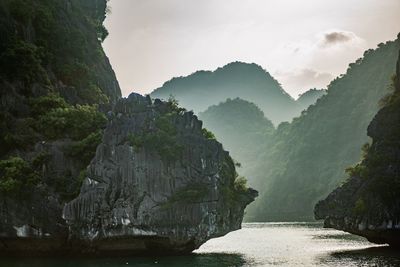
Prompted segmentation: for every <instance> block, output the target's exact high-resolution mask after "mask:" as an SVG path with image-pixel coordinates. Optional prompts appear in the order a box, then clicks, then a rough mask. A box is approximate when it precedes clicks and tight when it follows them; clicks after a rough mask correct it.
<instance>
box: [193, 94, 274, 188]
mask: <svg viewBox="0 0 400 267" xmlns="http://www.w3.org/2000/svg"><path fill="white" fill-rule="evenodd" d="M199 118H200V119H201V120H202V121H203V123H204V126H205V127H206V128H207V129H209V130H211V131H212V132H213V133H214V134H215V136H216V137H217V139H218V140H220V141H221V143H222V144H223V146H224V148H225V149H227V150H228V151H229V152H230V154H231V156H232V157H233V158H234V159H235V160H236V161H237V162H239V163H240V164H241V168H239V169H238V172H239V173H240V174H241V175H244V176H245V177H246V178H248V180H249V183H250V185H252V184H253V178H254V177H252V175H251V172H252V169H253V168H254V164H255V162H256V161H257V157H258V155H259V153H261V151H262V149H265V146H266V144H265V142H266V140H268V139H269V138H270V136H271V135H272V134H273V132H274V131H275V128H274V125H273V124H272V122H271V121H270V120H269V119H267V118H265V116H264V113H263V112H262V111H261V109H260V108H258V107H257V106H256V105H255V104H253V103H251V102H248V101H246V100H243V99H240V98H235V99H228V100H227V101H225V102H221V103H219V104H218V105H213V106H211V107H209V108H208V109H207V110H206V111H204V112H201V113H200V114H199Z"/></svg>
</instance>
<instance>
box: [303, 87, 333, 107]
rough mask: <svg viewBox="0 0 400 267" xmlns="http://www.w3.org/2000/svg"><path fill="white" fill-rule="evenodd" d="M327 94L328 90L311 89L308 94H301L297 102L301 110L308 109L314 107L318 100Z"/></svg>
mask: <svg viewBox="0 0 400 267" xmlns="http://www.w3.org/2000/svg"><path fill="white" fill-rule="evenodd" d="M325 94H326V90H323V89H315V88H314V89H310V90H308V91H307V92H305V93H303V94H301V95H300V96H299V98H298V99H297V100H296V102H297V104H299V106H300V108H301V110H305V109H307V108H308V107H309V106H310V105H313V104H314V103H315V102H316V101H317V100H318V98H320V97H322V96H323V95H325Z"/></svg>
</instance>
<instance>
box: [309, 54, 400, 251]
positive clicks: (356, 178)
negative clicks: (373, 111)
mask: <svg viewBox="0 0 400 267" xmlns="http://www.w3.org/2000/svg"><path fill="white" fill-rule="evenodd" d="M399 77H400V57H399V61H398V63H397V77H396V78H395V79H394V80H393V89H394V92H393V93H391V94H390V95H388V96H387V97H386V98H385V99H384V100H383V104H384V107H383V108H382V109H381V110H380V111H379V112H378V114H377V115H376V116H375V118H374V119H373V120H372V122H371V123H370V125H369V127H368V135H369V136H370V137H371V138H372V139H373V142H372V145H371V146H365V149H364V159H363V161H362V162H361V163H359V164H357V165H356V166H354V167H352V168H349V169H348V172H349V174H350V176H351V177H350V178H349V180H348V181H347V182H346V183H345V184H344V185H342V186H341V187H339V188H337V189H336V190H335V191H333V192H332V193H331V194H330V195H329V196H328V197H327V198H326V199H325V200H323V201H320V202H319V203H318V204H317V205H316V207H315V217H316V218H317V219H324V220H325V226H326V227H332V228H336V229H339V230H344V231H347V232H350V233H353V234H357V235H360V236H364V237H366V238H367V239H368V240H370V241H371V242H375V243H379V244H382V243H388V244H390V245H393V246H400V143H399V136H400V97H399V96H400V83H399Z"/></svg>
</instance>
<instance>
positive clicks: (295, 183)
mask: <svg viewBox="0 0 400 267" xmlns="http://www.w3.org/2000/svg"><path fill="white" fill-rule="evenodd" d="M398 50H399V40H396V41H390V42H387V43H385V44H380V45H379V47H378V48H377V49H376V50H368V51H366V52H365V53H364V57H363V58H362V59H359V60H357V61H356V62H355V63H352V64H350V65H349V68H348V70H347V72H346V74H344V75H342V76H340V77H338V78H336V79H335V80H334V81H332V82H331V84H330V85H329V87H328V91H327V94H326V95H325V96H323V97H322V98H320V99H319V100H318V101H317V103H316V104H315V105H312V106H310V107H309V108H308V109H307V110H306V111H304V112H303V113H302V115H301V116H300V117H299V118H295V119H294V120H293V122H292V123H290V124H289V123H282V124H281V125H279V127H278V128H277V130H276V132H275V134H274V136H272V137H271V138H272V141H271V146H270V147H269V148H268V149H267V150H265V152H264V154H263V155H260V157H259V159H260V160H259V161H258V164H259V165H258V167H257V168H255V170H254V172H255V173H254V176H256V177H257V180H258V181H259V184H258V187H257V188H259V189H262V190H260V191H261V196H260V198H259V199H258V200H257V202H256V203H255V205H254V206H252V207H250V209H249V210H248V215H249V216H248V220H257V221H263V220H303V219H310V218H312V217H313V207H314V205H315V203H316V202H317V201H318V200H319V199H321V198H323V197H324V196H326V195H327V194H328V193H329V192H330V191H332V190H333V189H334V188H335V187H336V186H337V185H338V184H339V183H340V182H341V181H342V180H343V178H344V171H343V170H344V169H345V168H346V167H348V166H350V165H352V164H354V163H356V162H357V161H358V160H359V158H360V153H359V151H360V148H361V146H362V145H363V144H364V143H365V142H367V141H368V137H367V135H366V129H367V126H368V124H369V123H370V121H371V120H372V118H373V116H374V115H375V114H376V112H377V111H378V108H379V106H378V102H379V100H380V99H381V98H382V97H383V96H384V95H385V94H387V90H386V89H385V88H387V87H388V84H389V81H390V77H391V76H392V75H393V73H394V72H395V66H396V60H397V53H398Z"/></svg>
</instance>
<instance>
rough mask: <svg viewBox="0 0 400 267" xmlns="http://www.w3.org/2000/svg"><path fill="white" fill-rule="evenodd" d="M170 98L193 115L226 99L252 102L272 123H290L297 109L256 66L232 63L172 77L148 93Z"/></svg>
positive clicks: (269, 76)
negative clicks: (214, 68)
mask: <svg viewBox="0 0 400 267" xmlns="http://www.w3.org/2000/svg"><path fill="white" fill-rule="evenodd" d="M171 95H172V96H174V97H175V98H176V99H177V100H178V101H179V104H180V105H181V106H183V107H185V108H187V109H189V110H191V109H192V110H194V111H195V112H196V113H198V112H202V111H205V110H206V109H207V108H208V107H209V106H211V105H216V104H218V103H220V102H223V101H225V100H226V99H228V98H236V97H239V98H241V99H243V100H247V101H249V102H253V103H255V104H256V105H257V106H258V107H259V108H260V109H261V110H262V111H263V112H264V114H265V116H266V117H267V118H269V119H270V120H271V121H272V122H273V123H275V124H278V123H280V122H282V121H290V120H291V119H292V118H293V117H295V116H296V115H298V114H299V113H300V111H301V107H300V106H299V105H298V104H297V103H296V101H295V100H294V99H293V98H292V97H290V96H289V95H288V94H287V93H286V92H285V91H284V90H283V89H282V87H281V86H280V84H279V83H278V82H277V81H276V80H275V79H274V78H273V77H272V76H271V75H270V74H269V73H268V72H266V71H265V70H264V69H263V68H261V67H260V66H258V65H256V64H247V63H242V62H233V63H230V64H228V65H226V66H224V67H222V68H218V69H217V70H215V71H198V72H195V73H193V74H191V75H189V76H187V77H179V78H173V79H172V80H170V81H168V82H166V83H164V85H163V86H162V87H160V88H158V89H156V90H154V91H153V92H152V93H151V96H152V97H154V98H161V99H168V98H169V97H170V96H171Z"/></svg>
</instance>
